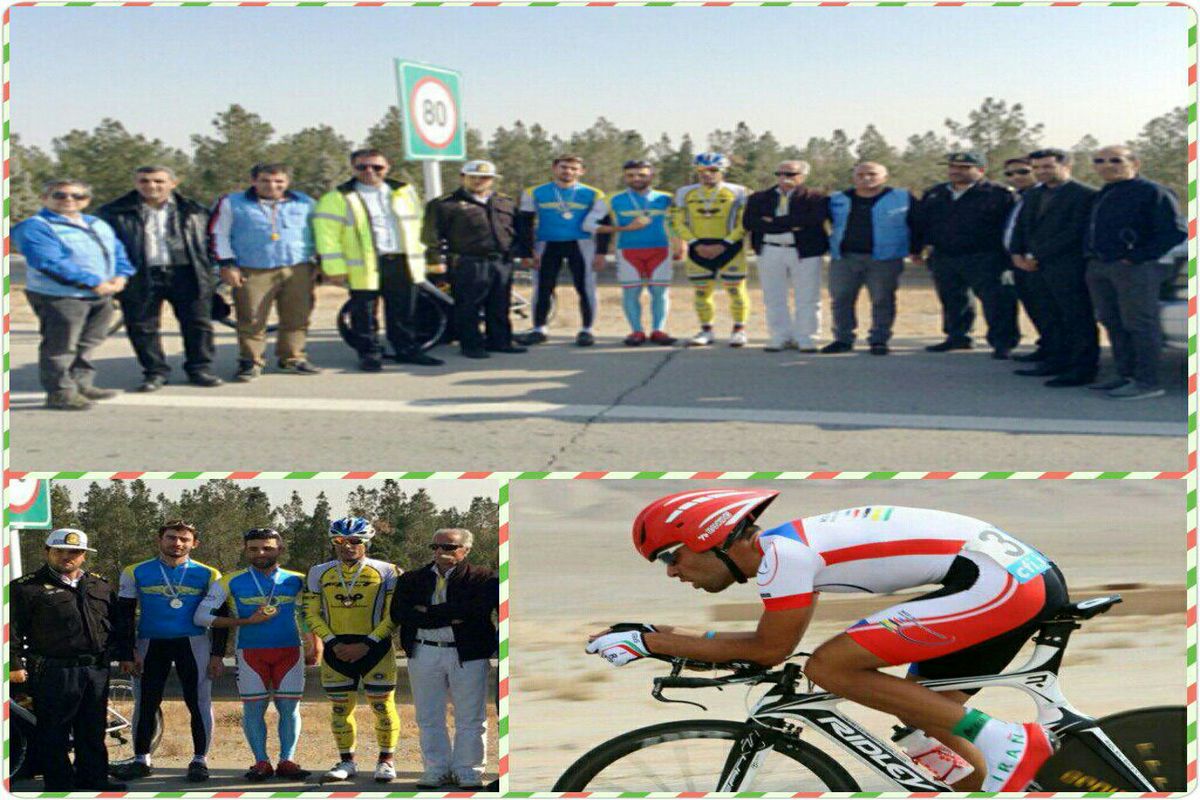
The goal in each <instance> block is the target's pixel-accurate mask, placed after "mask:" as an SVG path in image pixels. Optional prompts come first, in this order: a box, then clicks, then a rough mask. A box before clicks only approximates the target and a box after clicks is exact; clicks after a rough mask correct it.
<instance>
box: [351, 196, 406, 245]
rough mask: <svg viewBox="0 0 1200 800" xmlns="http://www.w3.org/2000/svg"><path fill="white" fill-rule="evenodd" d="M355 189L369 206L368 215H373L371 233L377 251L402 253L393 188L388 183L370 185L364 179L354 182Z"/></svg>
mask: <svg viewBox="0 0 1200 800" xmlns="http://www.w3.org/2000/svg"><path fill="white" fill-rule="evenodd" d="M354 191H356V192H358V195H359V197H361V198H362V199H363V204H364V205H366V207H367V215H368V216H370V217H371V233H372V234H373V236H374V238H375V252H376V253H379V254H381V255H382V254H384V253H400V252H403V251H402V250H401V248H400V226H399V224H398V223H397V221H396V214H395V212H393V211H392V202H391V201H392V188H391V187H390V186H388V185H387V184H386V183H383V184H380V185H379V186H368V185H367V184H365V183H363V182H362V181H355V182H354Z"/></svg>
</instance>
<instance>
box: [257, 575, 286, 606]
mask: <svg viewBox="0 0 1200 800" xmlns="http://www.w3.org/2000/svg"><path fill="white" fill-rule="evenodd" d="M276 569H278V568H276ZM255 572H257V570H256V569H255V568H254V567H251V568H250V577H251V578H253V579H254V588H255V589H258V593H259V594H260V595H261V594H263V593H264V592H263V588H262V584H261V583H259V582H258V576H257V575H255V574H254V573H255ZM278 588H279V584H278V583H276V582H275V575H274V573H272V575H271V594H270V595H268V596H267V599H266V602H264V603H263V605H265V606H270V605H273V603H272V602H271V601H272V600H274V599H275V590H276V589H278Z"/></svg>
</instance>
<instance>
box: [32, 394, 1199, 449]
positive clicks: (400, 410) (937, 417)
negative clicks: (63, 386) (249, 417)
mask: <svg viewBox="0 0 1200 800" xmlns="http://www.w3.org/2000/svg"><path fill="white" fill-rule="evenodd" d="M11 400H12V407H13V409H22V408H29V409H34V408H38V407H40V406H41V405H42V404H43V402H44V401H45V395H43V394H41V393H39V392H13V393H12V395H11ZM101 405H106V406H133V407H137V408H190V409H207V410H212V411H215V412H225V411H229V410H239V411H301V412H306V411H308V412H312V411H317V412H325V411H333V412H338V411H342V412H353V413H356V414H363V413H374V414H425V415H429V416H469V415H489V416H495V415H503V416H511V417H523V416H534V417H553V418H562V419H590V418H592V417H596V416H597V415H600V416H599V419H602V420H647V421H661V422H726V421H732V422H766V423H776V424H782V425H839V426H847V427H859V428H923V429H931V430H971V431H996V432H1001V433H1059V434H1062V433H1066V434H1091V435H1097V436H1178V437H1180V438H1183V437H1184V435H1185V434H1186V432H1187V428H1186V425H1185V424H1184V422H1183V421H1182V420H1181V421H1180V422H1177V423H1176V422H1138V421H1127V420H1116V419H1054V418H1026V417H971V416H954V415H945V414H893V413H887V414H879V413H873V412H857V411H787V410H779V409H765V408H762V409H755V408H745V407H738V408H697V407H695V406H617V407H616V408H608V406H605V405H598V404H570V405H568V404H561V403H543V402H534V401H514V400H504V401H498V402H494V403H493V402H486V401H476V402H465V403H462V402H459V403H443V402H440V401H429V402H425V401H420V400H368V399H344V398H332V397H328V398H327V397H229V396H222V397H221V398H220V399H219V400H215V399H214V398H212V397H209V396H200V395H187V394H179V393H156V394H137V393H127V394H122V395H119V396H118V397H115V398H113V399H112V400H105V401H103V402H102V403H101ZM606 409H607V410H606Z"/></svg>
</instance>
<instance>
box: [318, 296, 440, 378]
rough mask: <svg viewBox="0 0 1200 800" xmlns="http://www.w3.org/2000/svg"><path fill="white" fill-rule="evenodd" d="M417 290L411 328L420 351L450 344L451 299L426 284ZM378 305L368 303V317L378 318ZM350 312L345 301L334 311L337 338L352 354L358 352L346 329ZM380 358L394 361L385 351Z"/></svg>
mask: <svg viewBox="0 0 1200 800" xmlns="http://www.w3.org/2000/svg"><path fill="white" fill-rule="evenodd" d="M417 290H418V291H417V301H416V310H415V311H414V324H415V327H416V338H417V342H419V343H420V348H421V350H422V351H426V350H430V349H432V348H433V347H435V346H437V345H439V344H449V343H450V342H452V341H454V336H453V332H452V330H451V329H450V315H451V314H452V313H453V308H454V298H452V297H451V296H450V295H449V294H447V293H446V292H445V291H443V290H442V288H439V287H438V286H437V285H435V284H434V283H432V282H430V281H428V280H425V281H422V282H421V283H418V284H417ZM379 304H380V299H379V298H378V297H376V298H375V299H374V300H372V301H371V310H370V313H371V314H372V315H375V316H378V314H379ZM350 311H351V306H350V301H349V300H347V301H346V302H345V303H343V304H342V307H341V308H340V309H338V315H337V330H338V335H339V336H341V337H342V341H343V342H345V343H346V344H347V345H349V346H350V347H351V348H353V349H354V350H355V351H356V352H361V349H362V347H361V344H360V342H359V336H358V334H356V333H355V332H354V331H353V329H352V328H351V326H350ZM384 357H385V358H393V359H394V358H395V357H396V354H395V353H392V352H390V351H389V352H387V353H385V356H384Z"/></svg>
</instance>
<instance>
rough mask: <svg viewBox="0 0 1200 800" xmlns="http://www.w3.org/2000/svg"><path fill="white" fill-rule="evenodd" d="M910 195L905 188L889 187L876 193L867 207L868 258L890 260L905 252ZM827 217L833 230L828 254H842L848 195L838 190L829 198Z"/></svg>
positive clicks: (847, 216)
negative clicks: (869, 255)
mask: <svg viewBox="0 0 1200 800" xmlns="http://www.w3.org/2000/svg"><path fill="white" fill-rule="evenodd" d="M911 203H912V196H911V195H909V193H908V190H907V189H890V190H889V191H887V192H884V193H883V194H882V195H880V197H879V199H878V200H876V201H875V205H874V206H873V207H872V208H871V236H872V241H873V242H874V244H873V246H872V248H871V250H872V252H871V257H872V258H874V259H875V260H876V261H891V260H892V259H896V258H904V257H905V256H907V255H908V207H909V205H910V204H911ZM829 216H830V217H831V218H832V219H833V232H832V233H830V235H829V254H830V256H831V257H832V258H841V257H842V237H843V236H844V235H845V233H846V223H847V222H848V221H849V220H850V195H849V194H847V192H838V193H837V194H834V195H831V196H830V198H829Z"/></svg>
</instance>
